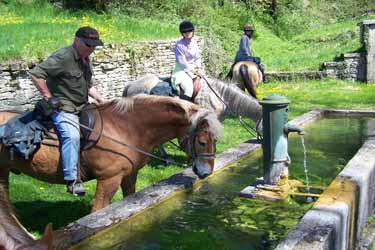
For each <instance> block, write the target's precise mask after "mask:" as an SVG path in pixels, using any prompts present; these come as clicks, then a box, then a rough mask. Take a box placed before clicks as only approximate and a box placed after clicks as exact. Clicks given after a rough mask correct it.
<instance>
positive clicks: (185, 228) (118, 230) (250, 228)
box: [74, 118, 374, 250]
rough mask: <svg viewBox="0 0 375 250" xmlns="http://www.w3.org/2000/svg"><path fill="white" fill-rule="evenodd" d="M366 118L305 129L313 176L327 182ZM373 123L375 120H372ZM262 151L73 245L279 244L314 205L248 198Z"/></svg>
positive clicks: (301, 175) (299, 161) (354, 146)
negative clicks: (242, 194) (241, 193)
mask: <svg viewBox="0 0 375 250" xmlns="http://www.w3.org/2000/svg"><path fill="white" fill-rule="evenodd" d="M368 121H369V120H363V119H353V118H352V119H349V118H340V119H338V118H335V119H324V120H321V121H318V122H315V123H314V124H312V125H310V126H309V127H306V128H305V131H306V134H305V138H304V139H305V143H306V145H307V147H308V149H309V151H308V152H307V155H308V159H309V176H308V177H309V179H308V180H309V181H311V184H312V185H320V186H322V185H328V184H329V183H330V182H331V180H332V179H333V178H334V177H335V176H336V175H337V174H338V173H339V172H340V171H341V169H342V168H343V167H344V166H345V164H346V163H347V162H348V160H349V159H350V158H351V157H352V156H353V155H354V154H355V152H356V151H357V150H358V148H359V147H360V146H361V144H362V143H363V141H364V140H365V139H366V135H367V125H366V124H367V122H368ZM371 121H372V122H374V119H372V120H371ZM298 139H299V138H298V136H293V135H291V136H290V138H289V142H290V143H289V154H290V156H291V160H292V164H291V166H290V171H289V174H290V175H291V176H290V178H294V179H298V180H300V181H302V182H304V181H305V178H306V177H305V171H304V167H303V166H304V164H305V160H304V159H305V157H306V156H304V154H303V152H302V150H301V144H300V143H299V141H298ZM261 157H262V156H261V151H258V152H256V153H254V154H252V155H251V157H250V158H247V159H245V160H243V161H241V162H239V163H237V164H235V165H234V166H233V167H229V168H226V169H225V170H223V171H221V172H220V173H219V174H217V175H214V176H212V177H209V178H208V180H207V181H204V182H202V184H201V186H199V187H196V188H195V189H194V190H192V189H191V190H188V191H186V192H183V193H182V194H180V195H177V196H175V197H173V198H171V199H169V200H167V201H166V202H163V203H162V204H161V205H158V206H156V207H154V208H152V209H149V210H147V211H146V212H144V213H142V214H140V215H137V216H135V217H134V218H132V219H130V220H128V221H127V222H124V223H121V224H119V225H117V226H114V227H113V228H110V229H109V230H106V231H105V232H102V233H99V234H98V235H97V236H95V237H92V238H90V239H88V240H86V241H85V242H83V243H81V244H79V245H77V246H76V247H74V249H76V250H78V249H85V250H86V249H96V250H99V249H102V250H104V249H108V250H109V249H111V250H112V249H118V250H120V249H121V250H134V249H136V250H151V249H152V250H159V249H160V250H162V249H163V250H169V249H179V250H185V249H186V250H191V249H194V250H200V249H202V250H203V249H204V250H211V249H212V250H226V249H228V250H242V249H246V250H260V249H273V248H274V247H275V246H276V245H277V242H278V241H280V239H282V238H283V237H285V236H286V234H287V233H288V231H289V230H290V229H291V228H292V227H293V226H294V225H295V224H296V223H297V222H298V221H299V219H300V218H301V217H302V216H303V214H304V213H305V212H306V211H307V210H308V209H309V208H310V207H311V206H312V204H298V203H297V202H295V201H293V200H288V201H286V202H282V203H270V202H265V201H256V200H250V199H243V198H240V197H239V196H238V193H239V191H240V190H242V188H243V187H245V186H248V185H249V184H251V183H254V182H255V180H256V178H257V177H260V176H262V169H263V166H262V164H263V163H262V159H261Z"/></svg>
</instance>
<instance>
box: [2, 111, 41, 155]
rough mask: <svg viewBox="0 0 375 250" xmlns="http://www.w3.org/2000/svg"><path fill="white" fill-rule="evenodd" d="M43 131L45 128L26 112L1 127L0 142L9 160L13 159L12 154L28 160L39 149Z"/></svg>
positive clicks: (31, 114) (30, 113)
mask: <svg viewBox="0 0 375 250" xmlns="http://www.w3.org/2000/svg"><path fill="white" fill-rule="evenodd" d="M45 131H46V129H45V127H44V126H43V125H42V124H41V123H39V122H38V121H36V120H35V119H34V117H33V113H32V112H28V113H25V114H22V115H17V116H15V117H13V118H11V119H10V120H9V121H8V122H7V123H5V124H3V125H1V126H0V140H1V142H2V144H3V145H4V146H5V147H6V148H7V149H8V150H9V152H10V159H11V160H13V159H14V153H16V154H17V155H19V156H22V157H24V158H25V159H26V160H28V159H29V157H30V155H32V154H33V153H34V152H35V150H37V149H38V148H39V147H40V144H41V142H42V140H43V135H44V133H45Z"/></svg>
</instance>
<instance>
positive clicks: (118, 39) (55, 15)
mask: <svg viewBox="0 0 375 250" xmlns="http://www.w3.org/2000/svg"><path fill="white" fill-rule="evenodd" d="M86 25H90V26H93V27H95V28H97V29H98V30H99V33H100V34H101V39H102V40H103V41H104V42H106V43H115V44H120V43H123V42H129V41H135V40H137V41H140V40H157V39H166V38H172V37H177V36H178V30H177V29H176V27H175V26H174V25H172V24H167V23H163V22H159V21H157V20H153V19H147V18H146V19H142V20H139V19H134V18H132V17H127V16H111V15H109V14H101V15H100V14H97V13H94V12H74V13H71V12H68V11H63V10H60V9H56V8H54V7H53V6H52V5H51V4H47V3H45V4H40V6H35V5H20V6H18V5H5V4H1V3H0V32H1V33H2V34H6V35H2V36H0V62H6V61H11V60H15V59H25V60H27V61H30V60H35V59H42V58H44V57H46V56H47V55H49V54H50V53H51V52H53V51H54V50H56V49H58V48H61V47H65V46H68V45H70V44H71V43H72V41H73V37H74V33H75V31H76V30H77V29H78V28H79V27H81V26H86Z"/></svg>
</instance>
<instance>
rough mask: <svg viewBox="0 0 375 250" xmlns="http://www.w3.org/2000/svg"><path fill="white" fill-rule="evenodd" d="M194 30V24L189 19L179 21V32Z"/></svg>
mask: <svg viewBox="0 0 375 250" xmlns="http://www.w3.org/2000/svg"><path fill="white" fill-rule="evenodd" d="M187 31H194V24H193V23H192V22H190V21H182V22H181V23H180V33H184V32H187Z"/></svg>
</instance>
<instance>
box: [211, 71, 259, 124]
mask: <svg viewBox="0 0 375 250" xmlns="http://www.w3.org/2000/svg"><path fill="white" fill-rule="evenodd" d="M209 83H210V84H211V86H212V87H213V88H214V89H215V90H216V91H217V93H218V94H219V96H220V97H221V98H222V99H223V100H224V101H225V102H226V103H227V104H228V106H229V107H227V109H226V113H230V112H234V113H235V114H237V115H241V116H244V117H248V118H250V119H252V120H253V121H254V122H257V121H258V119H260V118H261V115H262V107H261V106H260V104H259V102H258V100H257V99H255V98H253V97H252V96H250V95H248V94H246V93H245V92H243V91H242V90H241V89H239V88H238V87H237V86H235V85H234V84H227V83H224V82H222V81H220V80H219V79H215V78H211V79H210V80H209ZM210 94H211V95H213V93H212V92H211V93H210ZM215 98H216V96H215ZM228 108H229V109H230V110H228ZM224 115H227V114H224Z"/></svg>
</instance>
